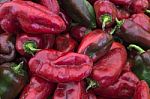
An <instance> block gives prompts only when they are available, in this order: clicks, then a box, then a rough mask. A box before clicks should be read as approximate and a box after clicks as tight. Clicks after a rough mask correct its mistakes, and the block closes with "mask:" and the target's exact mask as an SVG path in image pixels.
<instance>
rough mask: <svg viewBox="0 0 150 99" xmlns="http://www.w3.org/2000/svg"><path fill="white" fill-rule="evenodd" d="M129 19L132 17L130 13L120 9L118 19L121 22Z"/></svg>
mask: <svg viewBox="0 0 150 99" xmlns="http://www.w3.org/2000/svg"><path fill="white" fill-rule="evenodd" d="M129 17H130V13H129V12H128V11H125V10H124V9H120V8H118V9H117V18H118V19H119V20H122V19H127V18H129Z"/></svg>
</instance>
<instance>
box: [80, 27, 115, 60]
mask: <svg viewBox="0 0 150 99" xmlns="http://www.w3.org/2000/svg"><path fill="white" fill-rule="evenodd" d="M112 42H113V39H112V36H111V35H109V34H108V33H105V32H104V31H102V30H100V29H97V30H94V31H91V32H89V33H88V34H87V35H86V36H85V37H84V38H83V39H82V41H81V43H80V45H79V47H78V51H77V52H78V53H81V54H86V55H88V56H89V57H91V58H92V59H93V61H94V62H96V61H97V60H98V59H99V58H101V57H102V56H103V55H105V54H106V53H107V52H108V50H109V49H110V47H111V44H112Z"/></svg>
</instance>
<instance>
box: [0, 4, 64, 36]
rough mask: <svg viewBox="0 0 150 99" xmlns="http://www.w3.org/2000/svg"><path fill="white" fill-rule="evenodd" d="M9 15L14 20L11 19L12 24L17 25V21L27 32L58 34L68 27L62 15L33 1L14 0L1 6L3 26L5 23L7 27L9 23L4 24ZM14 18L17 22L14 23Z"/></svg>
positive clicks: (0, 12) (0, 17)
mask: <svg viewBox="0 0 150 99" xmlns="http://www.w3.org/2000/svg"><path fill="white" fill-rule="evenodd" d="M7 17H11V20H12V21H10V22H11V23H10V24H13V25H14V26H15V23H19V24H20V26H21V29H22V30H24V31H25V32H26V33H31V34H41V33H42V34H43V33H44V34H45V33H49V34H58V33H61V32H62V31H64V30H65V29H66V26H65V23H64V21H63V20H62V18H61V17H60V16H58V15H56V14H54V13H52V12H51V11H49V10H48V9H47V8H45V7H44V6H41V5H39V4H36V3H33V2H31V1H12V2H8V3H4V4H3V5H2V6H1V7H0V23H1V27H3V24H4V26H5V27H7V24H5V23H3V24H2V22H3V21H4V20H5V19H6V18H7ZM13 20H16V22H15V23H12V22H13ZM8 27H9V25H8ZM16 28H18V27H16Z"/></svg>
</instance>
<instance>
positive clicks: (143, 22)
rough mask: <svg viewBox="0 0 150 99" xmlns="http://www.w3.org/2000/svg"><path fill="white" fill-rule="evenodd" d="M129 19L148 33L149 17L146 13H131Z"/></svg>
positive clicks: (149, 28)
mask: <svg viewBox="0 0 150 99" xmlns="http://www.w3.org/2000/svg"><path fill="white" fill-rule="evenodd" d="M131 20H132V21H133V22H134V23H136V24H138V25H140V26H141V27H142V28H143V29H145V30H146V31H148V32H149V33H150V18H149V17H148V16H147V15H146V14H144V13H138V14H133V15H132V16H131Z"/></svg>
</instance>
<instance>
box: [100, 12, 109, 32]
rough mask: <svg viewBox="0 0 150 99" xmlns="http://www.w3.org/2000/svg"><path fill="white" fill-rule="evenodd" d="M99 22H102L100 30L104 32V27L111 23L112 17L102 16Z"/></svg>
mask: <svg viewBox="0 0 150 99" xmlns="http://www.w3.org/2000/svg"><path fill="white" fill-rule="evenodd" d="M100 20H101V22H102V30H103V31H104V30H105V27H106V25H107V24H108V23H110V22H112V16H111V15H109V14H104V15H102V16H101V17H100Z"/></svg>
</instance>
